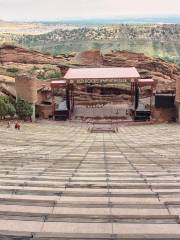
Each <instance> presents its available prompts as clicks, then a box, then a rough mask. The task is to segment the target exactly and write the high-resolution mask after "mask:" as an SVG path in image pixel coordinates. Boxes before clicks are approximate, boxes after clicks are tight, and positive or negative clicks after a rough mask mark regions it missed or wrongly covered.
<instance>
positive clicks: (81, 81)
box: [70, 78, 131, 84]
mask: <svg viewBox="0 0 180 240" xmlns="http://www.w3.org/2000/svg"><path fill="white" fill-rule="evenodd" d="M70 83H71V84H73V83H77V84H89V83H93V84H103V83H129V84H130V83H131V80H130V79H123V78H119V79H118V78H112V79H109V78H107V79H90V78H89V79H88V78H85V79H74V80H70Z"/></svg>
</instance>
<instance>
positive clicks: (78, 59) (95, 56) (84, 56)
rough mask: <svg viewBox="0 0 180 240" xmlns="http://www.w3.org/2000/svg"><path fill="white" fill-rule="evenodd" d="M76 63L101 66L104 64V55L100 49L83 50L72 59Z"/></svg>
mask: <svg viewBox="0 0 180 240" xmlns="http://www.w3.org/2000/svg"><path fill="white" fill-rule="evenodd" d="M72 61H73V62H74V63H75V64H79V65H91V66H100V65H102V64H103V56H102V54H101V52H100V51H99V50H95V49H93V50H88V51H84V52H81V53H79V54H77V55H76V56H75V58H73V60H72Z"/></svg>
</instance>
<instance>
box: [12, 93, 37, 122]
mask: <svg viewBox="0 0 180 240" xmlns="http://www.w3.org/2000/svg"><path fill="white" fill-rule="evenodd" d="M16 113H17V114H18V116H19V117H20V118H21V119H23V120H27V119H28V118H31V116H32V114H33V108H32V106H31V104H30V103H28V102H26V101H24V100H22V99H21V98H19V97H18V98H17V102H16Z"/></svg>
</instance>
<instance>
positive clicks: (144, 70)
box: [104, 51, 180, 91]
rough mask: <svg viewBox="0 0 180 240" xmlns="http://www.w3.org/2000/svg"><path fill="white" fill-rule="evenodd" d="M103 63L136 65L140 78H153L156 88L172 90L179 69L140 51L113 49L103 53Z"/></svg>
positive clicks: (125, 65) (126, 65)
mask: <svg viewBox="0 0 180 240" xmlns="http://www.w3.org/2000/svg"><path fill="white" fill-rule="evenodd" d="M104 65H105V66H114V67H136V68H137V69H138V71H139V73H140V76H141V77H142V78H153V79H154V80H156V82H157V90H159V91H163V90H164V91H166V90H174V89H175V82H176V80H177V79H178V78H179V74H180V69H179V68H178V67H177V66H176V65H175V64H171V63H168V62H166V61H164V60H162V59H160V58H152V57H148V56H145V55H144V54H142V53H132V52H127V51H113V52H111V53H109V54H105V55H104Z"/></svg>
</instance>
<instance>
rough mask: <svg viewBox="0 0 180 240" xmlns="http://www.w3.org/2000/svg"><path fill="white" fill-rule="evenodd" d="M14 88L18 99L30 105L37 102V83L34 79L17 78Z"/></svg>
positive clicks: (22, 76)
mask: <svg viewBox="0 0 180 240" xmlns="http://www.w3.org/2000/svg"><path fill="white" fill-rule="evenodd" d="M15 87H16V93H17V96H18V97H20V98H22V99H23V100H25V101H27V102H29V103H32V104H35V103H36V102H37V81H36V79H35V78H32V77H30V76H27V75H21V76H17V77H16V79H15Z"/></svg>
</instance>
